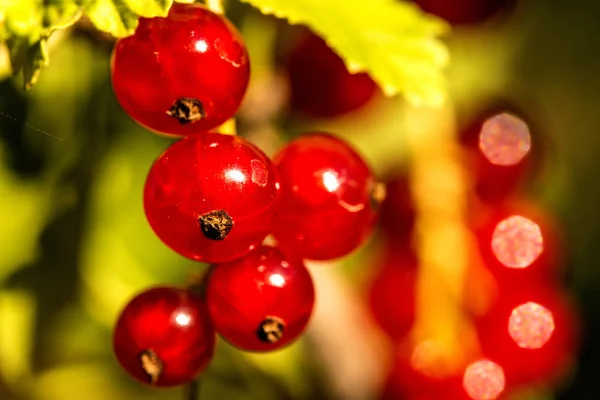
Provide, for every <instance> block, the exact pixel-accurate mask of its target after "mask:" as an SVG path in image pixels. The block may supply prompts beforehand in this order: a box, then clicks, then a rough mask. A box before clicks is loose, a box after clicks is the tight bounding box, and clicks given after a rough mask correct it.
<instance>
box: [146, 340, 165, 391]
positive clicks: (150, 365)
mask: <svg viewBox="0 0 600 400" xmlns="http://www.w3.org/2000/svg"><path fill="white" fill-rule="evenodd" d="M140 361H141V362H142V369H143V370H144V372H145V373H146V375H148V379H149V381H150V384H152V385H154V384H156V382H157V381H158V378H159V377H160V375H161V374H162V372H163V370H164V366H163V362H162V361H161V360H160V358H158V355H157V354H156V353H155V352H154V350H151V349H147V350H144V351H142V353H141V354H140Z"/></svg>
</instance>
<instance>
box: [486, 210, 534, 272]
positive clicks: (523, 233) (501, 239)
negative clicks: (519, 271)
mask: <svg viewBox="0 0 600 400" xmlns="http://www.w3.org/2000/svg"><path fill="white" fill-rule="evenodd" d="M543 250H544V240H543V237H542V231H541V230H540V227H539V226H538V224H536V223H535V222H533V221H532V220H530V219H528V218H525V217H522V216H520V215H513V216H511V217H508V218H506V219H504V220H502V221H500V222H499V223H498V225H496V228H495V229H494V233H493V234H492V251H493V252H494V255H495V256H496V258H497V259H498V261H500V262H501V263H502V264H503V265H504V266H506V267H508V268H527V267H529V266H530V265H531V264H532V263H533V262H534V261H535V260H536V259H537V258H538V257H539V256H540V254H542V251H543Z"/></svg>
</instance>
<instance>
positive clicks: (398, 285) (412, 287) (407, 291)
mask: <svg viewBox="0 0 600 400" xmlns="http://www.w3.org/2000/svg"><path fill="white" fill-rule="evenodd" d="M381 264H382V265H381V268H380V269H379V271H378V272H377V273H376V275H375V278H374V279H373V281H372V283H371V287H370V291H369V303H370V306H371V311H372V313H373V317H374V318H375V321H376V322H377V324H378V325H379V326H380V327H381V328H382V329H383V331H384V332H385V333H387V334H388V335H389V336H390V338H391V339H392V340H393V341H395V342H399V341H401V340H402V339H403V338H404V337H405V336H406V334H407V333H408V332H409V330H410V329H411V327H412V325H413V322H414V320H415V291H416V283H417V260H416V258H415V257H414V255H413V254H411V253H410V252H408V251H406V250H400V249H394V248H392V249H386V251H385V253H384V256H383V260H382V263H381Z"/></svg>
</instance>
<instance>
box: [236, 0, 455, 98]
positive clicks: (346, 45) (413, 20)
mask: <svg viewBox="0 0 600 400" xmlns="http://www.w3.org/2000/svg"><path fill="white" fill-rule="evenodd" d="M241 1H242V2H245V3H249V4H251V5H253V6H255V7H257V8H258V9H260V11H261V12H262V13H263V14H272V15H275V16H276V17H278V18H285V19H287V20H288V21H289V22H290V23H291V24H302V25H307V26H308V27H309V28H311V29H312V30H313V31H314V32H315V33H317V34H319V35H320V36H322V37H323V38H324V39H325V40H326V41H327V43H328V44H329V45H330V46H331V48H332V49H333V50H335V51H336V52H337V53H338V54H339V55H340V56H341V57H342V58H343V59H344V60H345V62H346V66H347V67H348V69H349V70H350V71H351V72H360V71H366V72H368V73H369V74H370V75H371V77H372V78H373V79H374V80H375V81H376V82H377V83H378V84H379V86H380V87H381V88H382V89H383V90H384V92H385V93H386V94H387V95H388V96H392V95H395V94H397V93H402V94H403V95H404V96H405V97H406V99H407V100H409V101H410V102H411V103H413V104H415V105H439V104H441V103H442V102H443V100H444V97H445V86H446V85H445V78H444V76H443V74H442V70H443V68H444V67H445V66H446V65H447V63H448V60H449V57H448V51H447V48H446V46H445V44H444V43H443V42H441V41H440V40H439V36H441V35H443V34H446V33H447V32H449V29H450V28H449V25H448V24H447V23H445V22H444V21H442V20H440V19H438V18H436V17H434V16H430V15H427V14H425V13H423V12H421V11H420V9H419V8H418V7H417V6H416V5H414V4H411V3H408V2H405V1H398V0H370V1H358V0H327V1H324V0H294V1H290V0H241Z"/></svg>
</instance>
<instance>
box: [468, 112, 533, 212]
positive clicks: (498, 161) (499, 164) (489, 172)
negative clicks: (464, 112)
mask: <svg viewBox="0 0 600 400" xmlns="http://www.w3.org/2000/svg"><path fill="white" fill-rule="evenodd" d="M461 142H462V143H463V144H464V145H465V150H466V155H467V161H468V164H469V165H468V167H469V169H470V170H471V171H472V172H473V175H474V179H475V192H476V194H477V195H478V197H479V198H480V199H481V200H483V201H484V202H487V203H494V204H495V203H498V202H499V201H502V200H504V199H505V198H507V197H508V195H509V194H510V193H511V192H514V191H515V189H516V188H517V187H518V186H519V185H520V184H521V183H522V182H523V178H524V177H525V176H526V175H527V173H528V172H529V171H530V170H531V169H532V165H533V161H534V160H533V154H531V152H532V138H531V131H530V126H529V123H528V122H527V121H525V120H524V119H522V118H521V117H519V116H518V115H516V114H515V113H512V112H508V111H498V112H496V111H494V112H486V113H484V114H483V116H481V117H478V118H477V119H476V120H475V121H474V122H472V123H471V124H470V125H469V126H468V127H467V128H466V129H464V131H463V133H462V136H461Z"/></svg>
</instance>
